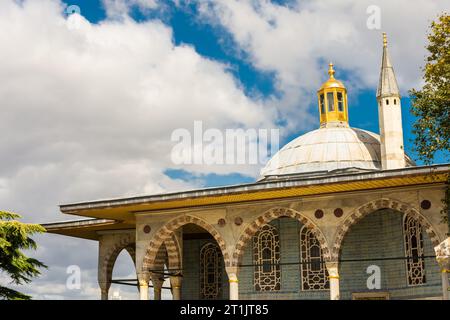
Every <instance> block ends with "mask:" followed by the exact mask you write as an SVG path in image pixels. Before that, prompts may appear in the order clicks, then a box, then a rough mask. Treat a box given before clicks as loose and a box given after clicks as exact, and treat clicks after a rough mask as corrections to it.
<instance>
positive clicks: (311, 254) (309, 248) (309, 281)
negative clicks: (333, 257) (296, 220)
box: [300, 226, 330, 290]
mask: <svg viewBox="0 0 450 320" xmlns="http://www.w3.org/2000/svg"><path fill="white" fill-rule="evenodd" d="M300 251H301V262H302V263H301V264H300V266H301V267H300V268H301V275H302V290H326V289H329V288H330V282H329V280H328V271H327V268H326V266H325V263H324V262H323V258H322V248H321V247H320V243H319V241H318V240H317V238H316V236H315V235H314V233H313V232H312V230H310V229H308V228H306V226H304V227H303V228H302V229H301V231H300Z"/></svg>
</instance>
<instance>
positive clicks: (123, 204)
mask: <svg viewBox="0 0 450 320" xmlns="http://www.w3.org/2000/svg"><path fill="white" fill-rule="evenodd" d="M449 172H450V165H449V164H443V165H433V166H423V167H409V168H402V169H395V170H383V171H371V172H358V173H342V174H335V175H327V176H318V177H305V176H295V175H290V176H280V177H274V178H272V179H267V180H263V181H259V182H256V183H249V184H241V185H234V186H226V187H214V188H206V189H198V190H190V191H183V192H174V193H164V194H156V195H148V196H138V197H127V198H117V199H106V200H95V201H88V202H80V203H72V204H65V205H61V206H60V209H61V212H63V213H65V214H74V215H79V216H89V217H95V218H100V219H115V220H122V221H128V222H131V221H134V214H135V213H139V212H143V211H146V212H148V211H152V210H163V209H175V208H187V207H197V206H205V205H218V204H228V203H237V202H247V201H255V200H269V199H281V198H288V197H297V196H308V195H319V194H327V193H337V192H347V191H359V190H371V189H379V188H388V187H400V186H412V185H425V184H431V183H433V184H435V183H443V182H444V181H446V179H447V175H448V174H449ZM431 175H432V176H433V179H431V178H430V176H431Z"/></svg>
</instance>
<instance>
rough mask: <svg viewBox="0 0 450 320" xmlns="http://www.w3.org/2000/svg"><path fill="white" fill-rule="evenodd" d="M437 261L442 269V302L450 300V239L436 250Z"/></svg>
mask: <svg viewBox="0 0 450 320" xmlns="http://www.w3.org/2000/svg"><path fill="white" fill-rule="evenodd" d="M434 250H435V252H436V260H437V262H438V264H439V267H440V268H441V279H442V300H450V292H449V290H450V288H449V283H448V282H449V281H448V276H449V275H450V237H448V238H447V239H445V240H444V241H442V242H441V243H440V244H439V245H438V246H436V247H435V248H434Z"/></svg>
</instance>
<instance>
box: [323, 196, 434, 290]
mask: <svg viewBox="0 0 450 320" xmlns="http://www.w3.org/2000/svg"><path fill="white" fill-rule="evenodd" d="M375 213H377V214H379V217H378V218H376V219H378V220H373V219H372V218H374V217H375V216H373V215H374V214H375ZM389 217H390V218H389ZM407 217H409V218H412V219H414V220H413V221H417V223H418V224H419V225H420V228H421V230H423V231H424V233H425V234H426V241H428V242H427V243H428V244H429V245H428V247H427V248H428V249H427V250H428V251H427V252H428V253H427V256H430V255H433V250H431V249H430V248H432V247H434V246H436V245H437V244H439V243H440V239H439V235H438V233H437V232H436V229H435V228H434V227H433V226H432V225H431V223H430V222H429V221H428V220H427V219H426V217H424V216H423V215H422V214H421V213H420V212H419V210H417V209H416V208H414V207H413V206H411V205H409V204H406V203H403V202H400V201H397V200H393V199H389V198H381V199H377V200H373V201H370V202H367V203H365V204H364V205H362V206H359V207H358V208H356V209H354V210H353V211H352V212H351V213H350V214H349V215H348V216H347V218H346V219H345V220H344V221H343V223H342V224H341V225H340V226H338V228H337V230H336V235H335V241H334V245H333V248H332V251H331V262H330V264H332V265H334V272H335V274H334V277H335V280H334V281H335V282H336V284H335V286H334V291H335V292H334V293H332V295H334V296H335V297H336V298H338V299H339V297H340V290H339V287H340V285H339V279H340V276H341V274H340V271H343V272H345V273H343V274H342V276H344V275H345V278H346V279H347V280H345V279H343V281H350V279H352V280H351V281H352V283H353V282H355V281H356V278H355V276H354V275H352V276H349V274H348V272H349V270H350V269H354V268H357V269H358V270H359V269H361V268H360V267H361V265H360V264H361V263H362V262H357V261H358V259H359V258H356V260H354V262H350V261H351V260H350V261H348V257H347V258H346V256H353V257H357V256H358V255H357V252H360V253H361V254H362V256H361V258H360V259H368V258H376V259H378V258H383V257H384V256H385V254H387V255H388V256H386V258H388V260H384V262H383V260H376V261H375V260H374V261H372V262H371V263H372V264H374V263H375V264H377V265H378V264H380V263H381V264H383V263H384V264H386V266H385V268H384V270H385V269H388V270H390V271H391V272H392V273H395V272H398V274H399V273H403V272H405V265H404V261H405V260H402V257H403V256H409V254H407V253H405V251H404V250H405V249H404V241H405V238H404V237H405V236H404V232H405V231H404V230H403V227H404V221H405V219H406V218H407ZM366 218H371V220H370V221H371V222H370V223H369V221H366ZM380 219H381V220H380ZM372 220H373V221H372ZM385 220H386V221H385ZM377 221H380V223H383V224H384V225H386V226H389V228H394V229H391V230H389V231H384V230H385V229H382V227H381V225H379V223H377ZM382 221H385V222H382ZM361 224H362V225H361ZM372 226H373V227H372ZM354 232H357V234H354ZM383 232H385V233H384V234H385V235H384V236H383ZM386 232H387V233H386ZM349 235H351V236H352V237H350V238H349V239H348V241H347V240H345V239H347V238H348V236H349ZM355 237H356V238H355ZM386 237H387V238H391V240H390V241H388V240H386ZM344 240H345V243H346V245H345V249H346V251H345V252H342V250H343V243H344ZM384 240H386V241H388V242H386V243H384V242H383V241H384ZM349 241H350V242H349ZM424 241H425V240H424ZM350 243H351V245H350ZM369 244H370V245H369ZM349 246H350V247H349ZM380 246H381V247H382V248H383V249H381V247H380ZM369 247H370V248H369ZM349 250H350V251H349ZM361 250H362V251H361ZM380 250H381V251H380ZM365 251H367V252H366V253H364V254H363V253H362V252H365ZM387 252H391V253H390V254H389V253H387ZM349 253H351V254H349ZM371 253H372V254H371ZM341 255H342V257H341ZM341 259H343V260H342V262H340V261H341ZM392 259H394V260H392ZM395 259H397V260H395ZM361 261H363V260H361ZM428 261H429V264H430V265H433V268H432V270H433V271H432V272H435V266H434V264H435V261H434V260H432V261H430V260H428ZM433 261H434V262H433ZM343 263H346V264H352V263H353V264H355V265H354V266H352V267H351V268H350V269H349V267H348V266H347V265H346V267H345V268H344V269H343V270H340V269H341V268H340V267H341V266H340V264H343ZM367 263H368V262H367ZM369 264H370V263H369ZM342 266H344V265H342ZM345 270H346V271H345ZM361 270H362V269H361ZM393 270H398V271H393ZM360 272H363V273H364V272H365V269H364V270H363V271H360ZM433 275H434V273H433ZM367 277H368V276H367ZM382 278H383V279H384V280H386V281H387V278H386V277H382ZM400 278H401V277H400ZM395 279H396V280H397V281H399V282H398V283H397V284H396V288H397V289H396V290H401V288H402V287H403V286H404V287H405V288H406V287H407V286H408V285H407V284H401V279H400V280H399V277H398V275H397V276H396V277H395ZM405 279H406V277H405ZM360 280H361V279H360ZM384 280H383V281H384ZM364 281H366V280H364ZM345 284H346V287H348V286H349V285H348V282H345ZM386 285H387V283H386ZM364 286H366V284H365V282H364ZM388 287H389V286H388V285H387V288H388ZM352 288H353V289H355V288H354V287H353V286H352ZM348 289H349V288H347V289H345V290H348ZM399 292H400V291H399Z"/></svg>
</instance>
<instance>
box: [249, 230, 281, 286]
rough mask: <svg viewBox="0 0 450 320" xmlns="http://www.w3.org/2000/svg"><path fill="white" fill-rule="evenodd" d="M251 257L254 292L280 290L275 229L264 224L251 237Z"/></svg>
mask: <svg viewBox="0 0 450 320" xmlns="http://www.w3.org/2000/svg"><path fill="white" fill-rule="evenodd" d="M253 257H254V264H255V273H254V287H255V290H256V291H278V290H280V289H281V269H280V265H279V263H280V240H279V236H278V231H277V229H276V228H275V227H273V226H271V225H268V224H266V225H264V226H263V227H262V228H261V229H260V230H259V231H258V232H257V233H256V234H255V235H254V236H253Z"/></svg>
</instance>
